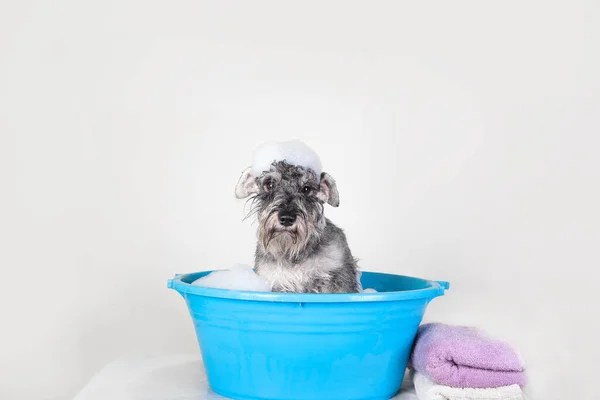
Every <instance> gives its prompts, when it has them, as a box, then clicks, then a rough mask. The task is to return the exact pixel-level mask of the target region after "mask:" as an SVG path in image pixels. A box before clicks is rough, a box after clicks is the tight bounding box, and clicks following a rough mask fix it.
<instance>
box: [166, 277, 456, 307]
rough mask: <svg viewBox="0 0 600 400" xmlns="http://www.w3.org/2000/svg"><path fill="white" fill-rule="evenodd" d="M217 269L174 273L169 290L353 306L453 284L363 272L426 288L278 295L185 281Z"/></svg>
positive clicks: (424, 294) (436, 292) (428, 295)
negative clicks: (357, 303)
mask: <svg viewBox="0 0 600 400" xmlns="http://www.w3.org/2000/svg"><path fill="white" fill-rule="evenodd" d="M213 271H216V270H207V271H198V272H190V273H186V274H175V276H174V277H173V279H169V280H168V281H167V287H168V288H169V289H173V290H175V291H177V292H179V293H180V294H181V295H182V296H184V295H185V294H192V295H196V296H204V297H213V298H221V299H232V300H250V301H259V302H274V303H350V302H353V303H354V302H384V301H403V300H415V299H430V300H431V299H433V298H435V297H438V296H443V295H444V292H445V291H446V290H448V289H449V288H450V283H449V282H446V281H434V280H428V279H422V278H417V277H413V276H408V275H398V274H390V273H384V272H370V271H362V275H379V276H394V277H402V278H409V279H413V280H417V281H420V282H422V283H423V284H424V285H425V286H426V287H425V288H423V289H414V290H402V291H393V292H378V293H327V294H314V293H276V292H252V291H246V290H229V289H216V288H206V287H202V286H196V285H192V284H190V283H186V282H184V281H183V280H184V279H189V278H190V277H192V276H193V280H196V279H199V278H201V277H203V276H205V275H208V274H210V273H211V272H213Z"/></svg>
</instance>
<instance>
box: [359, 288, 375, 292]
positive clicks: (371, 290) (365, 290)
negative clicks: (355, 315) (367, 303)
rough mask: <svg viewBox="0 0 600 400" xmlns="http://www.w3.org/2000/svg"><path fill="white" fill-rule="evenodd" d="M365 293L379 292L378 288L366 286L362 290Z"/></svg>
mask: <svg viewBox="0 0 600 400" xmlns="http://www.w3.org/2000/svg"><path fill="white" fill-rule="evenodd" d="M362 292H363V293H377V290H375V289H371V288H366V289H363V290H362Z"/></svg>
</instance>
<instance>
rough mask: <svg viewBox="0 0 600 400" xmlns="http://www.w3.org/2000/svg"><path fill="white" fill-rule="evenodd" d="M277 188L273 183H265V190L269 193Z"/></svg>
mask: <svg viewBox="0 0 600 400" xmlns="http://www.w3.org/2000/svg"><path fill="white" fill-rule="evenodd" d="M274 188H275V184H274V183H273V182H267V183H265V190H266V191H267V192H269V191H271V190H273V189H274Z"/></svg>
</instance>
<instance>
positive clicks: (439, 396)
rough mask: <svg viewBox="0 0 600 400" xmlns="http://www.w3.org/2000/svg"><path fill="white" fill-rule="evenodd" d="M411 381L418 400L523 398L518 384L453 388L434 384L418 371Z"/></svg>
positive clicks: (515, 399)
mask: <svg viewBox="0 0 600 400" xmlns="http://www.w3.org/2000/svg"><path fill="white" fill-rule="evenodd" d="M413 381H414V383H415V392H417V397H418V398H419V400H525V397H524V396H523V391H522V390H521V387H520V386H519V385H510V386H500V387H497V388H487V389H480V388H455V387H450V386H444V385H436V384H435V383H433V382H431V381H430V380H429V379H428V378H427V377H426V376H425V375H421V374H420V373H418V372H415V374H414V376H413Z"/></svg>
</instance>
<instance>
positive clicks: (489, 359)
mask: <svg viewBox="0 0 600 400" xmlns="http://www.w3.org/2000/svg"><path fill="white" fill-rule="evenodd" d="M410 367H411V369H413V370H414V375H413V380H414V383H415V390H416V392H417V397H418V398H419V400H492V399H493V400H523V399H524V397H523V392H522V389H521V388H522V387H523V386H525V383H526V376H525V368H524V366H523V362H522V360H521V358H520V357H519V355H518V354H517V353H516V352H515V351H514V350H513V349H512V348H511V347H510V346H509V345H508V344H506V343H504V342H500V341H498V340H494V339H491V338H489V337H487V335H485V334H484V333H483V332H481V331H479V330H477V329H476V328H471V327H463V326H450V325H444V324H439V323H432V324H424V325H421V326H420V327H419V331H418V333H417V337H416V338H415V344H414V348H413V352H412V355H411V359H410Z"/></svg>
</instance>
